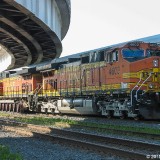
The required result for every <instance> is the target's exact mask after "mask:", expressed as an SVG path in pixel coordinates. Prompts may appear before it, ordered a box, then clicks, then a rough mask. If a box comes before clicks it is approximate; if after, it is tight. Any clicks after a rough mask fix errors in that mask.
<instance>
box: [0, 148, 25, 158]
mask: <svg viewBox="0 0 160 160" xmlns="http://www.w3.org/2000/svg"><path fill="white" fill-rule="evenodd" d="M0 160H22V157H21V155H19V154H18V153H11V152H10V150H9V148H8V147H6V146H4V145H0Z"/></svg>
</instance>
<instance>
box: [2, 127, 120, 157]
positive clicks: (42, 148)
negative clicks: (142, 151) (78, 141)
mask: <svg viewBox="0 0 160 160" xmlns="http://www.w3.org/2000/svg"><path fill="white" fill-rule="evenodd" d="M0 144H1V145H5V146H9V148H10V150H11V152H14V153H19V154H20V155H22V157H23V158H24V160H120V159H121V158H118V157H115V156H109V155H108V156H103V155H98V154H96V153H92V152H91V151H85V150H81V149H78V148H73V147H69V146H68V147H67V146H61V145H60V144H54V143H53V142H49V141H45V140H42V139H34V138H30V137H24V136H20V135H16V134H14V133H12V132H4V131H1V130H0Z"/></svg>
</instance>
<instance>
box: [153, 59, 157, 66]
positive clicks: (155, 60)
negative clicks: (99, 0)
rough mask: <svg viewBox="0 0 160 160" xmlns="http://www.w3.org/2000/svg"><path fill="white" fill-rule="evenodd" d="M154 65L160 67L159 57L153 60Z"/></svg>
mask: <svg viewBox="0 0 160 160" xmlns="http://www.w3.org/2000/svg"><path fill="white" fill-rule="evenodd" d="M153 67H158V59H154V60H153Z"/></svg>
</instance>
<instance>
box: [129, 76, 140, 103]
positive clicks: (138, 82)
mask: <svg viewBox="0 0 160 160" xmlns="http://www.w3.org/2000/svg"><path fill="white" fill-rule="evenodd" d="M141 80H142V73H140V80H139V81H138V83H137V84H136V85H135V86H134V87H133V89H132V90H131V106H132V104H133V102H132V101H133V98H132V93H133V90H134V89H135V88H136V87H138V85H139V83H140V82H141Z"/></svg>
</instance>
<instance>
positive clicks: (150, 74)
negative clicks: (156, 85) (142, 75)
mask: <svg viewBox="0 0 160 160" xmlns="http://www.w3.org/2000/svg"><path fill="white" fill-rule="evenodd" d="M151 76H152V72H150V73H149V76H148V77H147V78H146V79H145V80H144V81H143V83H142V84H141V85H140V86H139V88H138V89H137V91H136V101H138V96H137V95H138V91H139V90H140V89H141V87H142V85H143V84H144V83H145V82H146V81H147V80H148V79H149V78H150V77H151Z"/></svg>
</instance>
